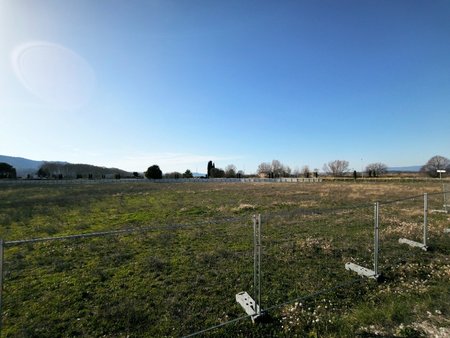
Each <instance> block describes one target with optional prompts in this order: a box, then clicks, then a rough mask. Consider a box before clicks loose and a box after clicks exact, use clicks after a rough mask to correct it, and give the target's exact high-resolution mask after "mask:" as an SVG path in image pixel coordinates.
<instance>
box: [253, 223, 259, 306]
mask: <svg viewBox="0 0 450 338" xmlns="http://www.w3.org/2000/svg"><path fill="white" fill-rule="evenodd" d="M256 222H257V220H256V215H253V292H254V294H253V297H254V299H255V301H256V299H257V298H256V296H257V295H258V293H257V288H256V279H257V278H256V270H257V264H256V262H257V248H256ZM255 311H256V309H255Z"/></svg>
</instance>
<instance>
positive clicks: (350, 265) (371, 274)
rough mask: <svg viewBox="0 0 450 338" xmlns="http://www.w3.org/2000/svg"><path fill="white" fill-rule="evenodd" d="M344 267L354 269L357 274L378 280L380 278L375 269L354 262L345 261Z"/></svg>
mask: <svg viewBox="0 0 450 338" xmlns="http://www.w3.org/2000/svg"><path fill="white" fill-rule="evenodd" d="M345 269H346V270H351V271H355V272H356V273H357V274H358V275H360V276H363V277H367V278H371V279H375V280H378V279H379V278H380V275H379V274H376V273H375V271H373V270H370V269H367V268H365V267H362V266H360V265H357V264H354V263H345Z"/></svg>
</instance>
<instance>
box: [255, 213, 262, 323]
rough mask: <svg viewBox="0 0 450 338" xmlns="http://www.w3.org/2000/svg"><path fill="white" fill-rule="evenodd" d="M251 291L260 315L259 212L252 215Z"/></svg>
mask: <svg viewBox="0 0 450 338" xmlns="http://www.w3.org/2000/svg"><path fill="white" fill-rule="evenodd" d="M253 244H254V245H253V291H254V297H255V301H257V308H256V310H257V314H258V316H260V315H261V214H259V215H254V216H253Z"/></svg>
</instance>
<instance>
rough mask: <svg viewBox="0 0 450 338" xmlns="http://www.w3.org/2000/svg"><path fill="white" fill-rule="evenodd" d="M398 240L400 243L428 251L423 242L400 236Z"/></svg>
mask: <svg viewBox="0 0 450 338" xmlns="http://www.w3.org/2000/svg"><path fill="white" fill-rule="evenodd" d="M398 242H399V243H400V244H408V245H409V246H412V247H416V248H421V249H422V250H423V251H428V247H427V246H426V245H425V244H423V243H419V242H415V241H411V240H409V239H406V238H400V239H399V240H398Z"/></svg>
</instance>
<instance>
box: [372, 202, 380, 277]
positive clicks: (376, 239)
mask: <svg viewBox="0 0 450 338" xmlns="http://www.w3.org/2000/svg"><path fill="white" fill-rule="evenodd" d="M379 208H380V204H379V202H376V203H375V208H374V243H373V244H374V245H373V247H374V248H373V271H374V272H375V276H378V252H379V234H378V227H379V217H380V212H379Z"/></svg>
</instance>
